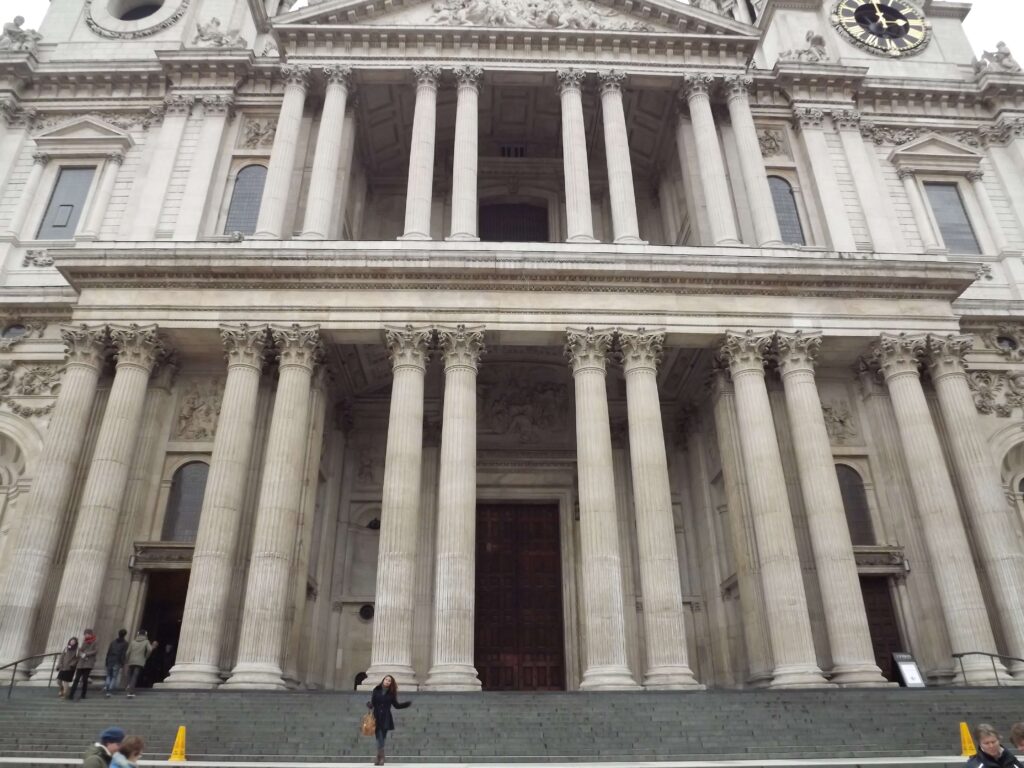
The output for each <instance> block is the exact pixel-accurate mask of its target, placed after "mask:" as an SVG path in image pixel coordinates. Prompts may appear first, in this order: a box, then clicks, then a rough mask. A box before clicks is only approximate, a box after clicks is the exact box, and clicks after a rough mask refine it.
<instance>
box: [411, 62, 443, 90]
mask: <svg viewBox="0 0 1024 768" xmlns="http://www.w3.org/2000/svg"><path fill="white" fill-rule="evenodd" d="M412 75H413V79H414V80H415V81H416V87H417V88H433V89H435V90H436V89H437V85H438V83H440V82H441V68H440V67H437V66H434V65H433V64H420V65H418V66H415V67H413V68H412Z"/></svg>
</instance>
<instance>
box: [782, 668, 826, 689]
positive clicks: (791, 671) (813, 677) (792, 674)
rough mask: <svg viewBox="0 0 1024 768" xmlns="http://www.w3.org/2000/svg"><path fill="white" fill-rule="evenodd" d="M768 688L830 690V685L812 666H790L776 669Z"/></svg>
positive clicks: (818, 670) (819, 671)
mask: <svg viewBox="0 0 1024 768" xmlns="http://www.w3.org/2000/svg"><path fill="white" fill-rule="evenodd" d="M768 687H769V688H831V687H832V683H830V682H829V681H828V680H826V679H825V676H824V675H823V674H822V673H821V670H820V669H818V668H817V667H816V666H814V665H813V664H790V665H788V666H783V667H776V668H775V671H774V672H773V673H772V682H771V684H769V686H768Z"/></svg>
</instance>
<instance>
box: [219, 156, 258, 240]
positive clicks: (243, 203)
mask: <svg viewBox="0 0 1024 768" xmlns="http://www.w3.org/2000/svg"><path fill="white" fill-rule="evenodd" d="M266 180H267V169H266V167H265V166H262V165H247V166H245V167H244V168H242V169H241V170H239V172H238V174H237V175H236V176H235V186H234V189H232V190H231V205H230V206H228V217H227V220H226V221H225V222H224V234H225V235H230V234H231V233H232V232H241V233H242V234H243V235H251V234H252V233H253V232H255V231H256V220H257V219H258V218H259V215H260V201H262V200H263V184H264V183H265V182H266Z"/></svg>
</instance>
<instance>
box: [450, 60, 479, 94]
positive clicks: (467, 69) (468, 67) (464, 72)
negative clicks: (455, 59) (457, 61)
mask: <svg viewBox="0 0 1024 768" xmlns="http://www.w3.org/2000/svg"><path fill="white" fill-rule="evenodd" d="M454 74H455V81H456V82H457V83H458V84H459V87H460V88H476V89H477V90H480V80H481V79H482V78H483V76H484V71H483V70H482V69H480V67H474V66H473V65H472V64H465V65H463V66H461V67H456V68H455V73H454Z"/></svg>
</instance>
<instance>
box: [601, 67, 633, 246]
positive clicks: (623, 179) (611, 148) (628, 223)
mask: <svg viewBox="0 0 1024 768" xmlns="http://www.w3.org/2000/svg"><path fill="white" fill-rule="evenodd" d="M625 79H626V76H625V74H623V73H622V72H615V71H612V72H606V73H604V74H602V75H601V118H602V120H603V123H604V147H605V158H606V161H607V164H608V196H609V198H610V199H611V207H612V231H613V233H614V236H615V242H616V243H641V242H643V241H642V240H641V239H640V225H639V224H638V223H637V218H636V193H635V191H634V190H633V164H632V162H631V161H630V157H629V133H628V131H627V130H626V113H625V111H624V110H623V107H622V81H623V80H625Z"/></svg>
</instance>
